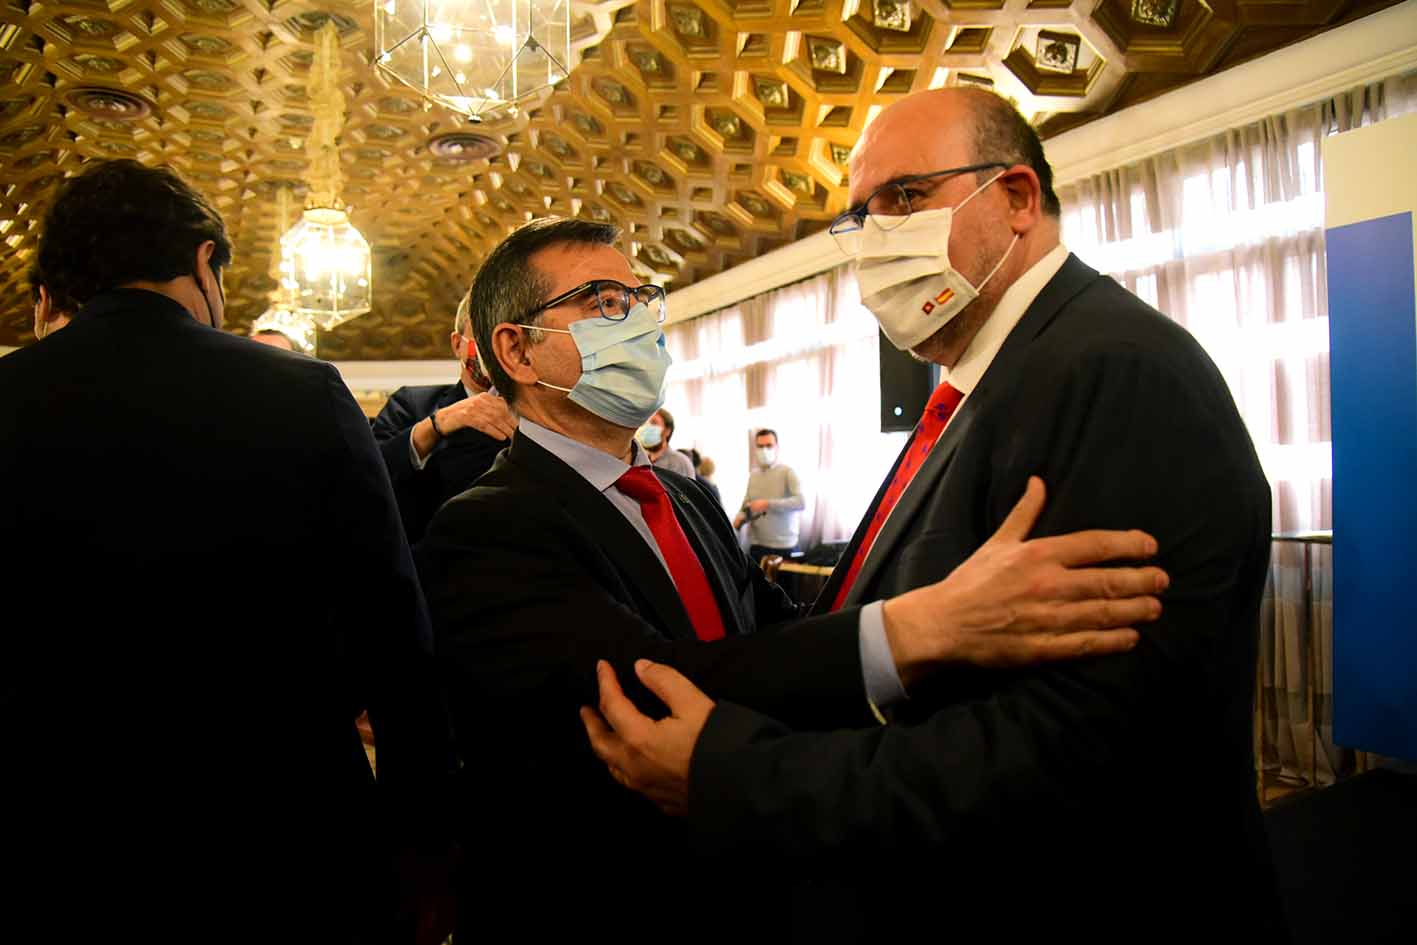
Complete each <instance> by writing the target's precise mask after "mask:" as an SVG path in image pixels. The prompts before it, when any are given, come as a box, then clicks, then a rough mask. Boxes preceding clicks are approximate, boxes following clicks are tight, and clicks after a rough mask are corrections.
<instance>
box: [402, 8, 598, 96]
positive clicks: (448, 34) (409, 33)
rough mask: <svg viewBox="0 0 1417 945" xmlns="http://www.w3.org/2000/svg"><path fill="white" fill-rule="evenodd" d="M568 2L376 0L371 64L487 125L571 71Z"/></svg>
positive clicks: (548, 89) (548, 91)
mask: <svg viewBox="0 0 1417 945" xmlns="http://www.w3.org/2000/svg"><path fill="white" fill-rule="evenodd" d="M571 19H572V10H571V0H485V2H470V0H374V46H375V64H376V65H377V67H378V69H379V71H380V72H382V73H383V74H384V75H386V76H388V77H389V78H391V79H393V80H394V81H396V82H401V83H403V84H404V85H407V86H409V87H410V88H412V89H414V90H415V91H417V92H418V93H419V94H421V95H423V96H424V97H425V98H427V99H428V100H429V101H431V102H433V103H435V104H438V105H442V106H444V107H445V108H449V109H452V110H453V111H455V112H457V113H459V114H461V115H463V116H465V117H466V118H467V119H468V120H469V121H474V122H481V121H491V120H495V119H498V118H505V117H509V116H515V115H517V114H518V113H519V112H520V111H521V110H525V109H528V108H535V107H537V106H539V105H541V104H542V103H544V102H545V101H546V98H547V97H548V96H549V95H550V94H551V92H552V91H553V90H554V88H555V86H556V85H557V84H558V83H560V82H561V81H562V80H564V79H565V78H566V77H567V76H568V75H570V73H571V46H572V43H571Z"/></svg>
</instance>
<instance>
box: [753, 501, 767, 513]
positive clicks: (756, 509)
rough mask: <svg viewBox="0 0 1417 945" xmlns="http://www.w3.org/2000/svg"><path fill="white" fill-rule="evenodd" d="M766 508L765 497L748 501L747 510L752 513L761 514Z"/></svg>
mask: <svg viewBox="0 0 1417 945" xmlns="http://www.w3.org/2000/svg"><path fill="white" fill-rule="evenodd" d="M768 508H769V503H768V500H767V499H754V500H753V501H752V502H749V503H748V511H749V512H752V513H753V514H754V515H761V514H762V513H764V512H766V511H767V510H768Z"/></svg>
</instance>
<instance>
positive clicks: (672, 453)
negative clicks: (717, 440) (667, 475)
mask: <svg viewBox="0 0 1417 945" xmlns="http://www.w3.org/2000/svg"><path fill="white" fill-rule="evenodd" d="M635 439H636V440H638V441H639V444H640V446H643V447H644V450H645V453H646V454H648V456H649V461H650V462H651V463H653V464H654V465H655V466H657V467H658V468H660V469H667V470H669V471H670V472H672V473H678V474H679V475H681V476H687V477H688V478H690V479H693V478H694V461H693V460H692V459H690V458H689V457H687V456H685V455H684V454H683V453H681V452H679V451H678V450H676V449H673V448H671V447H670V445H669V441H670V440H672V439H674V415H673V414H672V413H670V412H669V411H668V410H665V409H664V408H663V407H661V408H659V409H658V410H656V411H655V412H654V413H653V414H651V415H650V418H649V419H648V420H646V421H645V424H644V426H642V427H640V428H639V430H637V431H636V432H635Z"/></svg>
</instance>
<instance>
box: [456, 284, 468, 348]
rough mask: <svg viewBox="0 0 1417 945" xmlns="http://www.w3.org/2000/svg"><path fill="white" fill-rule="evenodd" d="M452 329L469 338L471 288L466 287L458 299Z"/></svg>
mask: <svg viewBox="0 0 1417 945" xmlns="http://www.w3.org/2000/svg"><path fill="white" fill-rule="evenodd" d="M453 331H455V332H457V333H458V334H460V335H462V336H463V337H465V338H471V337H472V335H471V331H472V290H471V289H468V290H467V291H466V292H464V293H463V297H462V298H460V299H458V310H457V313H456V314H454V315H453Z"/></svg>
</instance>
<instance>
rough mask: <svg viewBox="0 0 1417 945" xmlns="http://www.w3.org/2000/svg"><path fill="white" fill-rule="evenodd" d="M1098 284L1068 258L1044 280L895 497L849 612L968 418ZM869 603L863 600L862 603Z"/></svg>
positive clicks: (821, 599) (835, 578)
mask: <svg viewBox="0 0 1417 945" xmlns="http://www.w3.org/2000/svg"><path fill="white" fill-rule="evenodd" d="M1098 278H1100V276H1098V274H1097V271H1096V270H1094V269H1092V268H1091V267H1089V266H1088V265H1086V264H1085V263H1083V262H1082V261H1081V260H1080V259H1078V258H1077V257H1076V256H1074V255H1071V254H1069V255H1068V258H1067V259H1066V260H1065V261H1064V262H1063V266H1062V268H1061V269H1059V270H1058V273H1057V275H1055V276H1054V277H1053V278H1052V279H1050V280H1049V281H1048V283H1047V285H1045V286H1044V287H1043V290H1042V291H1041V292H1039V293H1038V297H1037V298H1035V299H1034V300H1033V302H1032V304H1030V305H1029V307H1028V309H1027V310H1026V311H1025V312H1024V313H1023V317H1022V318H1020V319H1019V322H1018V324H1017V325H1015V326H1014V329H1013V331H1011V332H1009V336H1008V338H1006V339H1004V343H1003V345H1002V346H1000V348H999V353H998V354H996V355H995V356H994V360H993V362H992V363H991V364H990V365H989V368H988V370H986V371H985V372H984V376H983V377H982V378H980V381H979V386H978V387H976V388H975V389H974V391H973V393H971V394H970V395H969V397H967V398H966V399H965V401H964V402H963V403H962V404H960V406H959V410H958V411H957V412H956V415H955V416H954V417H952V418H951V419H950V423H949V425H948V426H947V427H945V431H944V432H943V433H942V434H940V439H939V441H938V442H937V443H936V444H935V447H934V449H932V450H931V451H930V456H929V457H928V458H927V459H926V460H925V464H924V465H923V466H922V467H921V468H920V471H919V472H917V473H916V474H915V479H914V480H912V481H911V483H910V487H909V488H908V489H907V490H906V491H905V494H904V495H902V496H901V497H900V501H899V502H898V503H897V504H896V507H895V508H894V509H892V510H891V516H890V518H889V519H887V520H886V524H885V525H884V526H882V528H881V531H880V532H879V533H878V534H877V535H876V541H875V544H874V545H873V546H872V547H871V550H870V554H869V555H868V556H867V558H866V561H865V562H864V563H863V564H862V566H861V571H860V573H859V574H858V575H857V576H856V581H855V583H853V584H852V586H851V591H850V592H849V593H848V594H847V596H846V600H845V601H844V605H846V606H851V605H853V604H859V603H861V602H862V597H863V596H864V595H865V593H866V591H867V589H868V588H870V587H871V580H872V579H873V578H874V577H875V576H876V575H878V574H879V573H880V571H881V569H882V568H883V567H884V566H885V564H886V562H887V561H889V560H891V552H892V550H893V549H894V547H895V545H896V544H897V543H898V542H899V541H900V540H901V538H902V537H903V536H905V535H906V534H907V533H908V532H909V530H910V526H911V524H912V523H913V522H914V520H915V518H916V513H917V512H918V511H919V509H920V506H921V505H922V504H923V503H924V502H925V500H926V499H927V498H929V496H930V495H931V494H932V493H933V492H934V489H935V485H936V484H937V483H938V482H939V480H940V478H941V477H942V476H943V475H944V472H945V470H946V469H947V468H948V467H949V464H950V460H951V459H952V458H953V457H954V454H955V452H956V451H957V450H958V448H959V444H960V443H961V442H963V440H964V437H965V435H966V434H967V433H968V432H969V427H970V424H971V422H972V420H973V418H974V417H975V416H976V415H977V414H978V413H979V412H980V411H981V410H982V409H983V408H984V406H985V405H986V404H987V403H988V402H989V400H990V398H991V397H992V396H993V393H994V391H996V390H998V389H999V388H1000V387H1001V386H1004V385H1006V384H1007V382H1008V380H1009V378H1011V377H1013V375H1014V374H1016V373H1017V372H1018V370H1019V365H1020V362H1021V361H1022V360H1023V357H1024V355H1025V353H1026V352H1027V350H1028V346H1029V344H1030V343H1032V342H1033V340H1034V339H1035V338H1037V337H1038V335H1039V334H1041V333H1042V332H1043V330H1044V329H1045V328H1047V327H1048V325H1049V323H1051V322H1052V321H1053V319H1054V317H1056V316H1057V314H1058V313H1059V312H1060V311H1062V309H1063V307H1064V306H1065V305H1066V304H1067V303H1068V302H1069V301H1071V300H1072V298H1073V297H1074V296H1076V295H1077V294H1078V293H1079V292H1081V291H1082V290H1083V289H1085V288H1086V287H1087V286H1088V285H1090V284H1091V283H1092V282H1094V281H1095V280H1097V279H1098ZM906 449H909V443H907V444H906ZM904 455H905V453H904V450H902V451H901V455H900V456H898V457H896V461H895V465H894V466H892V467H891V471H890V474H889V475H888V476H887V477H886V479H885V482H883V483H882V484H881V488H880V490H879V491H878V492H877V493H876V498H875V500H874V501H873V502H872V503H871V507H870V508H869V509H868V510H867V512H866V516H865V518H863V519H862V521H861V523H860V524H859V525H857V527H856V534H855V535H853V536H852V539H851V544H850V545H849V546H848V547H847V550H846V553H845V554H843V555H842V558H841V561H842V562H844V563H846V564H847V565H848V566H849V563H850V562H851V560H852V558H853V557H854V556H855V554H856V549H857V548H858V547H860V544H861V540H862V538H863V537H864V535H865V532H866V528H867V526H868V525H869V524H870V522H871V518H872V517H873V516H874V515H875V514H876V509H877V507H878V506H879V505H880V503H881V498H882V496H884V495H885V491H886V487H887V486H888V485H889V484H890V481H891V479H893V478H894V477H895V471H896V469H897V468H898V467H899V466H900V463H901V459H902V458H904ZM845 572H846V568H842V567H840V566H838V567H837V568H836V569H835V570H834V571H833V572H832V577H831V580H829V581H828V582H827V586H826V587H825V588H823V589H822V593H821V595H820V596H818V598H817V603H816V604H815V605H814V606H813V610H814V611H816V610H818V609H820V608H825V607H830V606H831V602H832V601H833V600H835V598H836V594H837V593H838V589H839V588H840V586H841V581H842V580H843V579H844V577H845ZM940 577H941V578H943V577H944V575H940ZM874 598H875V595H872V597H871V599H874ZM869 602H870V601H869V600H867V603H869Z"/></svg>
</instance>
